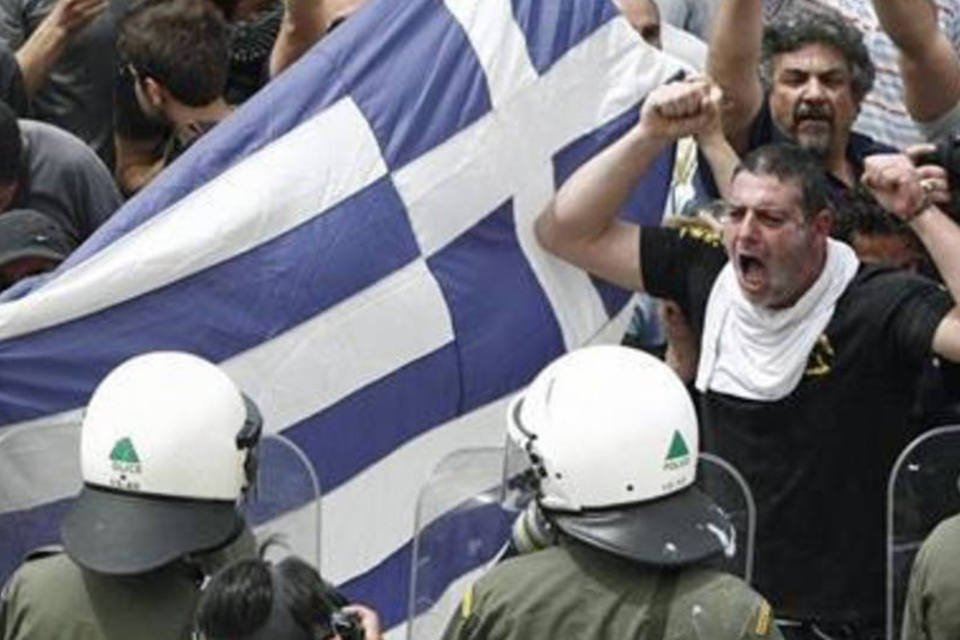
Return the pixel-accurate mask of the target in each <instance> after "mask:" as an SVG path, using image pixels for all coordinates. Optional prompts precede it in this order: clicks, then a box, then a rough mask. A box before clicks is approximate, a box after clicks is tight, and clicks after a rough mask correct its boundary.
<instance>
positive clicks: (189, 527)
mask: <svg viewBox="0 0 960 640" xmlns="http://www.w3.org/2000/svg"><path fill="white" fill-rule="evenodd" d="M261 425H262V420H261V418H260V414H259V412H258V411H257V409H256V406H255V405H253V403H252V402H250V401H249V400H247V399H246V398H245V397H244V396H243V394H241V392H240V391H239V389H237V387H236V385H235V384H234V383H233V382H232V381H231V380H230V378H229V377H227V375H226V374H225V373H224V372H223V371H222V370H221V369H219V368H218V367H216V366H215V365H213V364H211V363H209V362H207V361H206V360H203V359H201V358H199V357H197V356H194V355H190V354H188V353H178V352H154V353H148V354H144V355H140V356H137V357H134V358H132V359H130V360H127V361H126V362H124V363H123V364H121V365H120V366H118V367H117V368H115V369H114V370H113V371H111V372H110V373H109V374H108V375H107V377H106V378H104V379H103V381H102V382H101V383H100V384H99V385H98V386H97V388H96V390H95V391H94V392H93V395H92V396H91V398H90V403H89V405H88V406H87V409H86V413H85V414H84V418H83V426H82V431H81V436H80V438H81V441H80V459H81V468H82V472H83V481H84V486H83V489H82V490H81V492H80V495H79V496H78V498H77V500H76V503H75V504H74V506H73V508H72V510H71V511H70V513H68V514H67V517H66V519H65V520H64V523H63V526H62V527H61V537H62V539H63V544H64V547H65V548H66V551H67V553H68V554H69V555H70V557H71V558H72V559H73V560H74V561H76V562H77V563H78V564H81V565H83V566H85V567H87V568H88V569H92V570H95V571H99V572H101V573H110V574H134V573H142V572H145V571H149V570H151V569H155V568H157V567H160V566H163V565H165V564H167V563H169V562H171V561H173V560H175V559H177V558H179V557H182V556H184V555H186V554H189V553H196V552H202V551H206V550H211V549H215V548H218V547H220V546H222V545H223V544H225V543H227V542H228V541H229V540H231V539H233V537H235V536H236V535H238V534H239V533H240V531H241V530H242V528H243V518H242V516H241V515H240V514H239V512H238V511H237V503H238V499H239V498H240V497H241V496H242V494H243V491H244V488H245V487H246V486H247V485H248V484H249V483H250V482H252V476H253V475H255V463H254V458H253V457H252V456H253V452H252V449H253V448H254V447H255V446H256V444H257V441H258V440H259V437H260V430H261Z"/></svg>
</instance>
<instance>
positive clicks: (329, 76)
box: [0, 0, 679, 626]
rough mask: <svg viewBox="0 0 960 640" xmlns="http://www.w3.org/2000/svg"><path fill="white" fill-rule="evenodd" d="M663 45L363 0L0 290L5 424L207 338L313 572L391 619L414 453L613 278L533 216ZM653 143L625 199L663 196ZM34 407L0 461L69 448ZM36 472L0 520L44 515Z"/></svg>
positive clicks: (417, 477)
mask: <svg viewBox="0 0 960 640" xmlns="http://www.w3.org/2000/svg"><path fill="white" fill-rule="evenodd" d="M678 69H679V64H678V63H675V62H673V61H672V60H670V59H668V58H665V57H663V56H661V55H660V54H659V53H658V52H656V51H654V50H653V49H651V48H649V47H647V46H646V45H644V44H643V43H642V42H641V41H640V39H639V37H638V36H637V35H636V34H635V33H634V32H633V30H632V29H631V28H630V27H629V25H628V24H627V23H626V21H625V20H624V19H623V18H621V17H620V16H619V14H618V13H617V11H616V9H615V8H614V7H613V5H612V4H610V2H609V1H608V0H403V1H398V0H373V1H372V2H370V3H369V4H368V5H367V6H365V8H364V9H363V10H361V11H360V12H359V13H358V14H357V15H355V16H354V17H352V18H351V19H350V20H348V21H347V22H346V23H345V24H344V25H343V26H342V27H340V28H339V29H337V30H336V31H334V32H333V33H332V34H331V35H330V36H329V37H328V38H326V39H325V40H324V41H322V42H321V43H320V44H318V46H316V47H315V48H314V49H313V50H312V51H311V52H310V53H309V54H307V55H306V56H305V57H304V58H303V59H302V60H300V61H299V62H298V63H297V64H296V65H294V66H293V67H291V68H290V69H288V70H287V71H286V72H284V73H283V74H282V75H281V76H280V77H278V78H276V79H275V80H274V81H273V82H271V83H270V84H269V85H268V86H267V87H265V88H264V90H262V91H261V92H260V93H259V94H258V95H257V96H255V97H254V98H253V99H252V100H251V101H250V102H249V103H247V104H245V105H244V106H243V108H241V109H240V110H238V111H237V112H236V113H234V114H233V115H232V116H231V117H230V118H229V119H228V120H227V121H225V122H224V123H222V124H221V125H220V126H218V127H216V128H215V129H214V130H212V131H211V132H209V133H208V134H207V135H205V136H204V138H203V139H202V140H200V141H199V142H198V143H197V144H196V145H195V146H194V147H192V148H191V149H190V150H189V151H188V152H187V153H186V154H184V156H182V157H181V158H180V159H179V160H178V161H177V162H176V163H175V164H174V165H173V166H171V167H170V168H169V169H168V170H166V171H165V172H164V173H163V174H161V176H160V177H159V178H158V179H157V180H156V181H155V182H154V183H153V184H152V185H150V187H149V188H147V189H146V190H145V191H144V192H143V193H141V194H139V195H138V196H137V197H135V198H134V199H133V200H131V201H130V202H128V203H127V204H126V205H125V206H124V207H123V208H122V209H121V210H120V211H119V212H118V213H117V214H116V215H115V216H114V217H113V218H112V219H111V220H110V221H109V223H108V224H107V225H106V226H105V227H103V228H102V229H100V230H99V232H98V233H97V234H95V235H94V236H93V237H92V238H91V239H90V240H89V241H88V242H87V243H86V244H85V245H84V246H82V247H81V248H80V249H79V250H78V252H77V253H76V254H75V255H74V256H72V257H71V259H70V260H69V261H68V262H67V263H65V265H64V266H63V268H61V270H60V271H59V272H58V274H57V275H56V277H54V278H53V279H52V280H50V281H49V282H47V283H45V284H44V285H43V286H40V287H39V288H37V289H36V290H34V291H33V292H31V293H29V294H28V295H26V296H25V297H23V298H21V299H19V300H16V301H13V302H8V303H4V304H0V435H2V433H3V432H4V431H7V430H8V429H11V428H14V427H22V426H23V425H34V426H42V425H44V424H49V423H51V422H58V421H59V422H64V421H77V420H78V418H79V415H80V411H81V410H82V407H83V405H84V404H85V402H86V401H87V399H88V397H89V395H90V393H91V391H92V390H93V388H94V387H95V386H96V384H97V382H98V381H99V380H100V379H101V378H102V377H103V376H104V375H105V374H106V373H107V372H108V371H109V370H110V369H111V368H113V367H114V366H115V365H117V364H118V363H119V362H121V361H123V360H124V359H126V358H129V357H131V356H133V355H135V354H138V353H141V352H145V351H150V350H157V349H176V350H184V351H189V352H193V353H196V354H199V355H201V356H204V357H206V358H208V359H210V360H212V361H214V362H218V363H220V364H221V365H222V366H223V367H224V368H225V370H226V371H227V372H228V373H229V374H230V375H231V376H232V377H233V379H234V380H236V382H237V383H238V384H239V385H240V386H241V387H242V388H243V389H244V390H245V391H246V392H247V393H248V394H249V395H250V396H251V397H252V398H254V399H255V400H256V401H257V402H258V404H259V405H260V407H261V408H262V410H263V413H264V415H265V418H266V422H267V428H268V430H269V431H271V432H274V433H282V435H284V436H285V437H286V438H288V439H289V440H291V441H292V442H294V443H295V444H297V445H298V446H299V447H300V448H301V449H302V450H303V451H304V452H306V454H307V456H308V457H309V458H310V460H311V461H312V462H313V464H314V466H315V467H316V470H317V473H318V474H319V479H320V484H321V485H322V488H323V493H324V496H323V500H322V511H323V530H322V545H321V547H322V551H323V563H322V570H323V573H324V574H325V576H326V577H327V578H328V579H330V580H332V581H333V582H335V583H339V584H341V585H343V588H344V590H345V591H346V593H347V594H348V595H349V596H351V597H353V598H355V599H357V600H360V601H363V602H367V603H370V604H372V605H374V606H376V607H377V608H378V609H379V610H380V612H381V614H382V616H383V618H384V619H385V621H386V623H387V624H388V626H389V625H393V624H396V623H398V622H400V621H402V619H403V618H404V617H405V615H406V613H405V599H406V585H407V580H408V578H407V574H408V572H409V565H410V538H411V533H412V527H413V524H412V523H413V505H414V501H415V499H416V495H417V491H418V488H419V487H420V486H421V484H422V483H423V482H424V481H425V479H426V477H427V476H428V474H429V472H430V469H431V468H432V467H433V465H434V464H435V463H436V462H437V461H438V460H439V459H440V458H441V457H443V456H444V455H446V454H447V453H449V452H450V451H452V450H454V449H457V448H460V447H465V446H480V445H491V444H500V443H502V438H503V411H502V407H503V405H504V402H505V399H506V398H507V397H508V396H509V395H510V394H511V393H512V392H513V391H515V390H516V389H518V388H520V387H521V386H522V385H524V384H525V383H526V382H527V381H528V380H530V378H531V377H532V376H533V375H534V374H535V373H536V372H537V371H538V370H539V369H540V368H541V367H542V366H543V365H544V364H545V363H547V362H548V361H549V360H551V359H553V358H554V357H556V356H558V355H559V354H561V353H563V352H564V351H566V350H568V349H571V348H574V347H576V346H578V345H581V344H584V343H586V342H588V341H590V340H592V339H594V338H595V336H596V335H597V334H598V333H599V332H600V331H601V330H602V329H603V327H605V326H606V325H608V324H609V322H610V321H611V319H612V318H614V317H615V316H616V315H617V314H618V313H619V312H620V311H621V310H622V309H623V308H624V306H625V304H626V302H627V300H628V294H627V293H626V292H624V291H621V290H618V289H615V288H613V287H611V286H609V285H607V284H605V283H603V282H600V281H597V280H594V279H592V278H590V277H589V276H587V275H585V274H584V273H582V272H581V271H579V270H577V269H575V268H573V267H571V266H569V265H566V264H564V263H562V262H561V261H559V260H557V259H555V258H553V257H552V256H549V255H547V254H546V253H544V251H543V250H542V249H541V248H540V247H539V246H538V245H537V243H536V240H535V238H534V234H533V220H534V218H535V217H536V215H537V214H538V213H539V212H540V211H541V210H542V209H543V207H544V206H545V205H546V203H547V202H548V200H549V199H550V197H551V196H552V195H553V193H554V191H555V190H556V188H557V187H558V186H559V185H560V184H561V183H562V182H563V181H564V180H565V179H566V178H567V177H568V176H569V175H570V174H571V173H572V172H573V171H574V170H575V169H576V167H577V166H579V165H580V164H582V163H583V162H584V161H585V160H586V159H587V158H589V157H590V156H592V155H593V154H594V153H596V152H597V151H598V150H599V149H601V148H602V147H603V146H605V145H606V144H608V143H609V142H610V141H611V140H613V139H615V138H616V137H617V136H618V135H619V134H620V133H622V132H623V131H624V130H625V129H626V128H627V127H629V126H630V125H631V124H632V123H634V122H635V121H636V118H637V112H638V109H637V108H638V105H639V104H640V102H641V101H642V99H643V96H644V95H645V94H646V93H647V92H648V91H649V90H650V89H652V88H653V87H655V86H657V85H659V84H661V83H662V82H664V81H665V80H666V79H668V78H670V77H671V76H673V75H674V74H675V73H676V72H677V70H678ZM671 166H672V152H668V153H665V154H664V156H663V157H661V158H660V159H659V160H658V161H657V163H656V165H655V167H654V168H653V170H651V171H650V172H649V174H648V176H647V177H646V178H645V180H644V181H643V183H642V184H640V185H638V188H637V191H636V193H635V194H634V197H633V198H632V200H631V206H630V207H629V209H630V212H629V214H628V215H629V216H631V217H632V218H633V219H635V220H644V221H646V222H656V221H657V220H659V217H660V213H661V211H662V210H663V206H664V202H665V199H666V195H667V185H668V183H669V181H670V173H671ZM41 432H42V429H38V434H41V435H38V436H37V441H36V443H35V447H34V448H33V449H32V450H30V451H24V450H18V452H17V453H16V454H10V453H9V452H8V454H7V456H6V457H5V458H4V457H3V456H4V454H3V452H2V451H0V466H3V467H4V468H5V469H8V470H9V469H16V468H17V465H21V468H27V467H29V468H30V469H32V470H36V469H37V468H41V467H42V465H43V464H44V462H43V461H44V460H55V459H57V458H60V459H63V458H65V457H66V458H72V457H75V456H76V455H77V452H76V451H75V450H69V449H70V448H69V447H60V448H58V444H57V442H45V441H44V440H43V438H42V433H41ZM39 475H41V477H42V476H43V474H39ZM51 475H55V474H48V476H51ZM45 482H47V481H46V480H43V481H41V482H40V483H39V486H34V487H32V488H31V490H32V491H34V492H35V493H36V494H37V495H39V496H40V498H37V499H35V500H32V501H30V503H29V504H26V505H21V506H22V508H18V509H16V510H12V511H9V510H8V511H7V512H5V513H0V530H6V531H10V530H17V531H19V532H20V533H21V534H22V535H24V536H27V537H29V539H30V541H31V542H33V541H35V542H36V543H37V544H41V543H44V542H49V541H52V540H55V538H56V527H57V523H58V521H59V516H60V513H61V511H62V506H63V499H64V498H66V497H67V496H66V495H61V494H60V493H59V492H58V490H57V486H58V484H57V482H56V479H55V478H53V477H50V478H49V487H46V486H45ZM297 500H298V499H297V497H296V496H292V497H291V504H290V505H288V507H289V509H288V510H287V511H286V512H284V513H279V514H276V517H275V520H276V521H277V522H281V523H282V522H284V521H285V519H287V520H290V521H293V519H295V518H296V516H297V513H299V512H300V511H302V508H303V507H304V506H305V505H303V504H298V503H297ZM293 528H295V526H294V527H293ZM7 542H8V541H4V540H0V578H2V577H3V576H5V575H7V574H8V573H9V572H10V571H11V570H12V568H13V567H14V566H16V564H17V563H18V562H19V560H20V558H19V557H18V554H19V552H18V551H17V552H15V551H14V549H13V547H12V546H11V545H9V544H7ZM5 545H6V546H5Z"/></svg>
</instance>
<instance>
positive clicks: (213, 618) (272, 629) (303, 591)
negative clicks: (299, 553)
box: [196, 557, 337, 640]
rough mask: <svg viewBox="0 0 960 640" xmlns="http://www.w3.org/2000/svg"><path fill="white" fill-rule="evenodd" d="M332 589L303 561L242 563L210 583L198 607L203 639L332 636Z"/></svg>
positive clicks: (272, 639)
mask: <svg viewBox="0 0 960 640" xmlns="http://www.w3.org/2000/svg"><path fill="white" fill-rule="evenodd" d="M331 593H332V590H331V589H330V588H329V587H328V586H327V585H326V584H325V583H324V582H323V580H322V579H321V577H320V574H319V573H317V571H316V570H315V569H314V568H313V567H311V566H310V565H308V564H307V563H306V562H304V561H303V560H300V559H299V558H295V557H289V558H285V559H284V560H282V561H281V562H279V563H277V564H273V563H271V562H269V561H267V560H261V559H256V560H242V561H240V562H237V563H235V564H233V565H230V566H228V567H226V568H225V569H223V570H222V571H220V572H219V573H217V574H216V575H214V576H213V578H211V579H210V582H209V583H208V584H207V586H206V588H205V589H204V591H203V594H202V595H201V597H200V603H199V605H198V607H197V615H196V630H197V635H198V636H199V637H201V638H203V640H233V639H234V638H244V640H267V639H269V640H315V639H323V638H328V637H330V636H331V635H333V630H332V629H331V626H330V624H329V620H330V616H331V614H333V613H334V611H335V610H336V608H337V607H336V606H335V604H334V603H333V602H332V600H331V597H330V594H331Z"/></svg>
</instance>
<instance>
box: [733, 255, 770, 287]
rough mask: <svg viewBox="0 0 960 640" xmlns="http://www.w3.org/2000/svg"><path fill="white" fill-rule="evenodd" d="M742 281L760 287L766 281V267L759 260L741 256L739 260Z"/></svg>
mask: <svg viewBox="0 0 960 640" xmlns="http://www.w3.org/2000/svg"><path fill="white" fill-rule="evenodd" d="M737 262H738V265H739V267H740V269H739V270H740V277H741V279H742V280H743V281H744V282H745V283H747V284H749V285H759V284H761V283H762V282H763V281H764V280H765V279H766V272H767V268H766V265H764V264H763V262H762V261H761V260H760V259H759V258H755V257H753V256H747V255H740V256H739V257H738V258H737Z"/></svg>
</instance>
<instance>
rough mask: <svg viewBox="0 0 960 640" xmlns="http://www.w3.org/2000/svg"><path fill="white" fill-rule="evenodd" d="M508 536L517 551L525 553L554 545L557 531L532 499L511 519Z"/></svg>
mask: <svg viewBox="0 0 960 640" xmlns="http://www.w3.org/2000/svg"><path fill="white" fill-rule="evenodd" d="M510 538H511V542H512V543H513V547H514V549H516V551H517V553H518V554H525V553H532V552H534V551H539V550H540V549H546V548H547V547H550V546H552V545H554V544H555V543H556V542H557V532H556V529H554V526H553V524H552V523H551V522H550V520H548V519H547V517H546V516H545V515H544V514H543V511H541V510H540V505H538V504H537V502H536V501H533V502H531V503H530V504H529V505H527V508H526V509H524V510H523V513H521V514H520V515H519V516H518V517H517V519H516V520H514V521H513V530H512V532H511V534H510Z"/></svg>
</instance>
